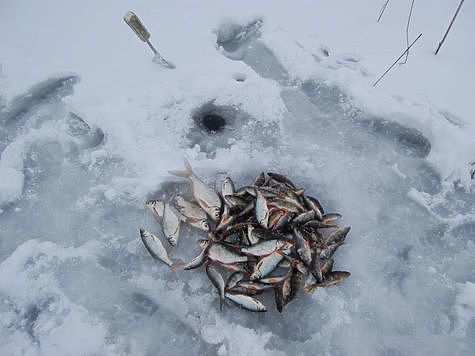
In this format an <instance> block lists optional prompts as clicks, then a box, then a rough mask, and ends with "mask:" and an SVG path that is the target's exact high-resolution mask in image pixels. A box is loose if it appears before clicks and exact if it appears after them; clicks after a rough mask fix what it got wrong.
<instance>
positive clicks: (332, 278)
mask: <svg viewBox="0 0 475 356" xmlns="http://www.w3.org/2000/svg"><path fill="white" fill-rule="evenodd" d="M350 275H351V273H350V272H345V271H334V272H330V273H329V274H328V275H327V276H326V277H325V279H324V280H323V282H321V283H314V284H311V285H308V286H305V289H306V290H307V292H309V293H310V292H312V291H313V290H314V289H315V288H317V287H329V286H334V285H337V284H339V283H341V282H343V281H345V280H346V279H347V278H348V277H349V276H350Z"/></svg>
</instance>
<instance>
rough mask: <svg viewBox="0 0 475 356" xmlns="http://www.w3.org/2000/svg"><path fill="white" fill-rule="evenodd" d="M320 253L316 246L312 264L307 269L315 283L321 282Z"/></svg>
mask: <svg viewBox="0 0 475 356" xmlns="http://www.w3.org/2000/svg"><path fill="white" fill-rule="evenodd" d="M320 253H321V249H320V247H319V246H316V247H315V252H314V254H313V259H312V264H311V265H310V267H309V268H310V271H311V273H312V275H313V276H314V277H315V280H316V281H317V283H320V282H322V281H323V271H322V268H321V262H320Z"/></svg>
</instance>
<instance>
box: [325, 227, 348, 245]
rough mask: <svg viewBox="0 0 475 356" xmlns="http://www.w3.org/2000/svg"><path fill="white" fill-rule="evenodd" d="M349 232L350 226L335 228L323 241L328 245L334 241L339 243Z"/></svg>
mask: <svg viewBox="0 0 475 356" xmlns="http://www.w3.org/2000/svg"><path fill="white" fill-rule="evenodd" d="M349 232H350V227H349V226H348V227H345V228H342V229H337V230H335V231H334V232H333V233H332V234H331V235H330V236H328V237H327V238H326V240H325V242H326V243H327V244H328V245H330V244H334V243H340V242H343V241H345V239H346V235H348V233H349Z"/></svg>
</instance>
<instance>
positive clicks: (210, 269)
mask: <svg viewBox="0 0 475 356" xmlns="http://www.w3.org/2000/svg"><path fill="white" fill-rule="evenodd" d="M206 274H207V275H208V277H209V279H210V280H211V283H213V285H214V286H215V287H216V289H217V290H218V292H219V301H220V303H219V309H220V310H223V304H224V303H225V296H224V288H225V283H224V279H223V276H222V275H221V273H219V271H218V270H217V269H216V267H214V266H213V265H212V264H210V263H208V264H207V265H206Z"/></svg>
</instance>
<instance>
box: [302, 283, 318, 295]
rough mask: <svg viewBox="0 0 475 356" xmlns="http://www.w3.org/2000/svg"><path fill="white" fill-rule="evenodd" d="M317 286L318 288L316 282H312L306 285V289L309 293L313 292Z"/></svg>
mask: <svg viewBox="0 0 475 356" xmlns="http://www.w3.org/2000/svg"><path fill="white" fill-rule="evenodd" d="M315 288H317V286H316V285H315V284H310V285H308V286H305V290H306V291H307V293H312V292H313V291H314V290H315Z"/></svg>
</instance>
